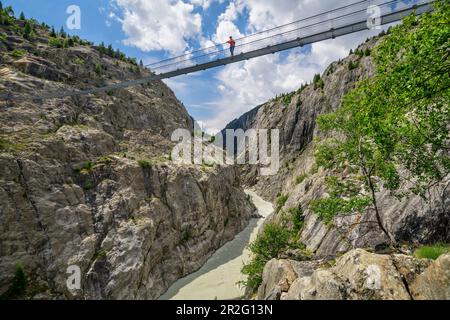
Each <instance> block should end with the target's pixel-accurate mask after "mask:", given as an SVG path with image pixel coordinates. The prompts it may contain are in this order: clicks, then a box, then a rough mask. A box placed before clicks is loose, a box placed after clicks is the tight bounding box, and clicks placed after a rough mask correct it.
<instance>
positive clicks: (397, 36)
mask: <svg viewBox="0 0 450 320" xmlns="http://www.w3.org/2000/svg"><path fill="white" fill-rule="evenodd" d="M449 7H450V4H449V1H448V0H444V1H438V3H437V4H436V8H435V11H434V12H433V13H429V14H424V15H423V16H421V17H420V18H418V17H416V16H414V15H412V16H409V17H407V18H405V19H404V21H403V24H401V25H399V26H396V27H394V28H392V30H391V33H390V35H388V36H386V37H385V39H384V40H383V41H382V42H381V44H380V45H379V46H378V47H377V48H376V49H374V52H373V54H372V56H373V57H374V60H375V63H376V66H377V70H376V74H375V76H374V77H372V78H367V79H364V80H363V81H360V82H359V84H358V85H357V87H356V88H355V89H354V90H352V91H351V92H349V93H348V94H347V95H346V96H345V97H344V99H343V101H342V107H341V108H340V109H338V110H337V111H336V112H334V113H332V114H328V115H324V116H321V117H319V119H318V124H319V127H320V129H321V130H322V131H323V132H324V133H326V134H328V136H329V137H330V136H333V137H334V138H326V139H323V140H322V141H321V142H320V143H319V145H318V147H317V151H316V160H317V163H318V165H320V166H323V167H325V168H327V169H330V172H333V173H331V174H330V175H331V178H330V179H329V180H328V183H327V186H328V188H329V191H330V192H329V194H330V196H329V197H327V198H323V199H319V200H316V201H313V202H312V203H311V204H310V206H311V209H313V211H315V212H316V213H318V214H319V215H320V216H321V217H322V218H324V219H325V220H328V221H331V220H332V218H333V217H334V216H336V215H339V214H352V213H360V212H362V211H363V210H364V208H366V207H368V206H369V205H370V206H371V207H372V208H373V210H374V212H375V216H376V219H377V222H378V225H379V227H380V229H381V230H382V231H383V232H384V233H385V234H386V235H387V236H388V237H389V238H390V240H391V242H392V243H394V242H395V239H393V237H392V235H390V234H389V233H388V231H387V229H386V227H385V225H384V221H383V220H382V214H381V212H380V206H379V203H378V202H379V201H378V198H377V191H379V189H380V186H381V185H382V186H383V187H384V188H385V189H387V190H390V191H391V192H392V194H393V195H395V196H397V197H400V198H401V197H405V196H409V195H411V194H418V195H421V196H422V197H424V198H426V195H427V191H428V190H429V188H430V187H431V186H433V185H434V184H436V183H437V182H439V181H442V179H443V178H444V177H445V176H446V175H447V174H448V173H449V172H450V159H449V156H448V151H449V126H448V124H449V123H450V108H449V105H448V103H449V101H450V77H449V75H450V63H449V51H448V48H449V47H450V43H449V39H450V9H449ZM400 190H402V191H401V192H400Z"/></svg>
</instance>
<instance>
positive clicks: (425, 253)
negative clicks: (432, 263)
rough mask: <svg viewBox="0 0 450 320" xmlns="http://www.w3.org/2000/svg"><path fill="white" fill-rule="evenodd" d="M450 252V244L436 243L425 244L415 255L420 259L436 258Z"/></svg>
mask: <svg viewBox="0 0 450 320" xmlns="http://www.w3.org/2000/svg"><path fill="white" fill-rule="evenodd" d="M447 253H450V244H436V245H430V246H423V247H421V248H419V249H417V250H416V251H415V252H414V256H415V257H416V258H419V259H432V260H436V259H437V258H439V257H440V256H442V255H443V254H447Z"/></svg>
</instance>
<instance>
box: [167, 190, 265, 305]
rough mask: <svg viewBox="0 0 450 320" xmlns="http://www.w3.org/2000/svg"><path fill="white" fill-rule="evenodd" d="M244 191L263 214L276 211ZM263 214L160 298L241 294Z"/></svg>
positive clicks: (220, 296)
mask: <svg viewBox="0 0 450 320" xmlns="http://www.w3.org/2000/svg"><path fill="white" fill-rule="evenodd" d="M245 193H247V194H248V195H250V197H251V198H252V200H253V203H254V204H255V206H256V208H258V211H259V214H260V215H261V216H263V217H264V218H266V217H267V216H268V215H270V214H271V213H272V212H273V207H272V204H271V203H269V202H267V201H264V200H263V199H261V198H260V197H259V196H258V195H256V194H255V193H254V192H253V191H250V190H246V191H245ZM264 218H262V219H252V220H251V221H250V224H249V225H248V226H247V228H246V229H245V230H244V231H242V232H241V233H240V234H238V235H237V236H236V237H235V238H234V240H232V241H230V242H228V243H227V244H225V245H224V246H223V247H221V248H220V249H218V250H217V251H216V252H215V253H214V254H213V255H212V256H211V258H210V259H209V260H208V261H207V262H206V263H205V265H204V266H203V267H202V268H201V269H200V270H198V271H197V272H195V273H192V274H190V275H188V276H187V277H185V278H182V279H180V280H178V281H177V282H175V283H174V284H173V285H172V286H171V287H170V288H169V290H168V291H167V292H166V293H165V294H164V295H163V296H161V297H160V298H159V299H160V300H215V299H217V300H229V299H237V298H239V297H241V296H242V295H243V294H244V289H243V288H241V287H239V286H238V285H237V284H236V283H237V282H239V281H241V280H244V279H245V278H244V276H243V275H242V274H241V268H242V266H243V265H244V263H246V262H248V261H249V259H250V252H249V250H248V249H247V246H248V244H249V243H251V242H252V241H253V240H255V238H256V236H257V234H258V230H259V228H260V227H261V225H262V223H263V222H264Z"/></svg>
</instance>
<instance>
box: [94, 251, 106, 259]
mask: <svg viewBox="0 0 450 320" xmlns="http://www.w3.org/2000/svg"><path fill="white" fill-rule="evenodd" d="M107 255H108V252H107V251H106V250H99V251H97V252H96V253H95V255H94V259H101V258H105V257H106V256H107Z"/></svg>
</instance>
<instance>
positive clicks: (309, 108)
mask: <svg viewBox="0 0 450 320" xmlns="http://www.w3.org/2000/svg"><path fill="white" fill-rule="evenodd" d="M437 8H438V9H436V12H434V13H433V14H429V15H424V17H421V18H420V19H419V18H417V20H416V19H413V18H409V19H406V20H405V21H404V24H403V25H399V26H396V27H393V28H392V29H390V30H389V31H387V32H383V33H382V34H380V35H379V36H376V37H373V38H370V39H367V41H366V42H365V43H363V44H361V45H360V46H359V47H358V48H356V49H355V50H352V51H351V52H350V54H349V55H348V57H346V58H344V59H342V60H340V61H336V62H334V63H332V64H331V65H330V66H329V67H328V68H327V69H326V70H325V71H324V73H323V74H321V75H317V76H316V77H315V78H314V80H313V81H312V82H311V83H308V84H303V85H302V86H301V87H300V88H299V89H298V90H296V91H294V92H292V93H288V94H284V95H281V96H279V97H276V98H274V99H272V100H270V101H268V102H266V103H264V104H262V105H260V106H258V107H256V108H255V109H253V110H251V111H250V112H248V113H246V114H245V115H243V116H241V117H240V118H238V119H236V120H234V121H233V122H231V123H230V124H228V125H227V127H226V128H224V131H222V133H219V135H218V136H217V137H216V139H217V138H219V137H220V138H222V136H221V135H222V134H224V133H225V132H226V131H225V130H226V129H233V130H237V129H242V130H248V129H254V130H265V129H277V130H279V132H280V137H279V138H280V150H279V151H280V159H279V160H280V165H281V167H280V169H279V170H278V171H277V173H276V174H274V175H264V174H262V173H261V170H262V168H263V167H264V166H258V165H230V164H225V163H220V164H215V163H210V162H205V161H203V162H202V163H199V164H194V163H192V164H180V163H176V161H174V159H173V153H172V151H173V149H174V146H175V145H176V144H175V142H174V141H173V139H172V135H173V132H175V131H176V130H179V129H182V130H187V131H188V132H189V133H190V135H192V136H195V134H196V132H195V129H194V127H195V126H194V122H195V120H194V119H193V118H192V117H191V116H190V115H189V114H188V112H187V110H186V108H185V107H184V105H183V104H182V103H181V102H180V101H179V100H178V99H177V97H176V96H175V94H174V93H173V91H172V90H171V89H170V88H169V87H168V86H167V85H166V84H164V83H163V82H161V81H155V82H151V83H146V84H143V85H140V86H137V87H132V88H127V89H120V90H115V91H108V92H105V93H98V94H95V95H88V96H82V97H66V98H62V99H48V100H40V99H28V98H26V97H27V96H28V94H29V93H30V92H32V93H33V94H35V95H36V96H39V95H40V94H44V93H45V92H48V91H55V90H67V91H73V90H74V89H77V90H83V89H87V88H91V87H99V86H102V85H105V84H112V83H118V82H120V81H123V80H133V79H138V78H142V77H145V76H149V75H151V71H150V70H148V69H146V68H144V67H143V66H142V65H139V64H138V63H136V61H135V60H133V59H130V58H127V57H125V56H124V55H123V54H119V53H117V52H115V51H112V50H108V49H107V48H105V47H104V46H96V45H94V44H92V43H90V42H87V41H84V40H81V39H80V38H78V37H71V36H68V35H65V36H63V35H61V34H53V33H54V31H53V32H52V30H50V28H48V27H46V26H45V25H40V24H37V23H35V22H30V21H25V20H21V19H16V18H13V17H12V16H10V15H9V14H8V13H6V11H3V10H2V12H1V14H2V16H1V17H2V20H1V21H0V22H1V23H0V39H1V42H0V53H1V55H0V75H1V77H0V90H1V92H2V94H3V93H6V94H12V93H14V94H15V95H23V97H24V99H18V100H10V99H4V100H0V204H1V208H0V296H1V297H2V299H36V300H39V299H80V300H83V299H95V300H119V299H136V300H145V299H152V300H153V299H160V300H165V299H184V300H189V299H209V300H214V299H221V300H222V299H261V300H264V299H265V300H314V299H338V300H352V299H353V300H354V299H376V300H385V299H387V300H388V299H407V300H410V299H437V300H439V299H443V300H448V299H450V250H449V245H448V244H449V243H450V197H449V195H450V189H449V188H450V186H449V185H450V180H449V177H450V176H449V171H448V168H449V167H448V164H449V162H448V156H449V154H448V150H449V149H448V141H449V140H448V129H449V126H448V124H449V119H450V118H449V111H448V110H449V108H448V101H449V99H450V96H449V94H450V83H449V78H448V72H449V60H448V59H449V55H448V48H449V43H448V39H450V28H449V25H450V23H449V17H450V15H449V14H448V13H449V5H448V3H447V2H445V3H444V2H442V4H441V6H440V7H437ZM30 23H32V24H33V35H32V36H31V34H30V33H29V32H28V33H27V32H25V29H26V26H27V25H29V24H30ZM442 25H443V26H444V27H440V26H442ZM69 40H70V41H69ZM395 44H399V45H400V44H401V45H404V48H398V47H396V46H395ZM382 50H386V51H382ZM402 54H404V56H405V57H406V58H404V59H403V58H402V59H400V58H399V59H397V60H396V61H391V62H389V63H387V64H386V65H383V63H385V61H384V60H383V57H384V56H392V55H394V56H399V57H402ZM408 59H409V60H408ZM405 61H406V62H405ZM411 61H412V62H411ZM413 62H414V63H413ZM421 63H422V64H421ZM405 70H406V71H405ZM395 72H397V73H399V74H400V76H401V77H400V76H399V77H398V78H399V79H400V80H399V83H393V82H389V83H388V82H387V83H388V84H389V86H388V87H389V88H387V89H386V88H385V87H384V86H383V84H381V85H380V84H379V83H378V82H376V81H378V80H379V79H380V77H381V80H383V81H384V80H386V81H387V80H391V75H392V74H395V75H397V73H395ZM403 72H405V73H403ZM416 75H417V79H420V81H419V80H417V81H415V79H416V78H414V77H413V76H416ZM420 75H423V78H419V76H420ZM368 79H375V80H373V81H374V82H370V81H371V80H368ZM430 79H431V80H430ZM381 80H379V81H380V82H382V81H381ZM366 81H367V82H366ZM375 84H377V85H378V86H375ZM391 84H392V86H390V85H391ZM394 84H397V86H395V85H394ZM403 84H404V86H405V87H407V89H405V88H403V87H402V85H403ZM364 85H367V87H364ZM360 88H362V89H367V90H366V93H367V96H370V94H371V93H370V90H369V89H373V91H374V92H377V91H376V90H381V89H380V88H382V89H384V90H386V97H387V98H386V99H387V100H389V97H391V96H389V95H390V94H391V95H392V96H393V97H396V98H398V99H403V98H404V99H405V100H404V101H402V102H405V104H406V105H407V106H409V105H411V109H408V107H405V106H404V104H401V105H400V103H397V101H389V102H390V103H391V104H392V106H395V107H397V108H398V109H401V110H403V111H404V113H403V114H400V113H398V114H395V113H387V115H388V116H386V117H385V118H386V119H387V120H386V122H382V124H383V125H385V126H386V127H383V125H379V126H378V125H376V123H375V121H372V122H371V121H370V119H379V120H380V123H381V121H384V119H383V114H381V115H380V113H381V111H380V113H377V110H378V109H377V108H373V109H364V106H361V103H360V102H361V101H364V102H365V103H366V104H367V105H371V103H372V100H371V101H366V100H364V98H363V97H361V96H357V98H355V99H354V100H356V102H355V101H354V100H352V99H351V98H354V96H352V94H355V92H356V93H358V91H357V90H358V89H360ZM430 88H438V89H439V91H433V90H431V89H430ZM362 89H361V90H362ZM375 89H376V90H375ZM402 89H404V91H400V90H402ZM396 90H398V91H396ZM413 94H414V95H413ZM415 95H419V96H420V99H419V98H416V96H415ZM371 97H372V98H374V99H373V100H376V99H375V98H376V97H373V96H371ZM368 100H369V99H368ZM419 101H425V102H426V103H424V104H423V105H421V104H418V102H419ZM417 104H418V105H417ZM349 105H350V106H353V107H354V109H350V110H351V111H352V112H349V113H348V114H340V113H339V112H345V111H348V110H349ZM380 105H382V104H381V103H380ZM413 107H414V109H413ZM358 108H361V109H358ZM402 108H403V109H402ZM435 108H436V110H437V111H436V112H434V110H435ZM392 109H395V108H392ZM342 110H343V111H342ZM359 110H362V111H361V113H364V112H366V114H365V115H364V116H361V117H359V116H358V117H357V116H355V114H356V115H358V111H359ZM383 110H384V111H386V110H385V109H383ZM387 112H390V111H389V110H387ZM327 115H328V116H327ZM398 115H400V116H404V117H403V118H401V119H402V120H403V122H401V121H399V122H395V119H397V118H396V117H395V116H398ZM416 115H417V117H418V119H419V120H420V122H419V123H420V125H418V127H419V129H423V130H418V131H419V133H420V135H419V133H417V132H416V131H414V128H416V126H411V127H410V126H408V123H409V122H408V119H411V118H413V119H415V118H414V116H416ZM324 116H325V117H324ZM419 116H420V117H419ZM327 117H328V118H327ZM336 119H337V120H336ZM345 119H351V120H352V121H355V122H354V124H355V125H354V127H358V128H361V131H360V132H359V133H361V132H364V134H365V135H364V136H363V137H364V138H367V137H370V138H373V141H369V142H367V141H368V140H370V139H368V138H367V139H368V140H364V139H360V142H361V141H363V142H364V143H365V142H367V143H366V144H367V148H368V150H369V152H366V153H365V154H364V156H363V157H361V159H362V160H361V162H364V161H365V160H366V159H369V160H371V161H372V160H373V163H370V164H371V165H372V167H373V168H375V167H376V168H378V169H379V171H377V172H379V173H380V174H379V175H378V176H377V175H376V174H369V175H368V176H369V179H367V180H364V179H363V178H364V175H363V174H361V173H360V171H361V170H360V171H358V170H356V169H355V167H356V166H353V167H352V166H350V165H349V162H350V159H351V155H352V154H358V151H361V146H362V145H363V144H364V143H362V142H361V143H360V144H359V145H358V146H359V147H360V149H358V148H355V149H358V150H356V151H355V149H350V148H348V149H344V147H342V146H343V144H339V143H344V142H346V141H351V138H349V136H351V134H354V132H353V131H350V129H352V128H351V126H350V125H348V123H346V122H345ZM367 119H369V120H368V121H366V120H367ZM393 119H394V120H393ZM427 119H428V121H427ZM338 120H339V121H341V122H339V121H338ZM357 120H358V121H359V122H357ZM388 120H390V121H392V122H388ZM327 121H329V122H327ZM332 121H336V122H332ZM330 123H332V124H333V125H334V126H333V125H330ZM336 123H338V124H341V125H342V126H341V127H339V126H337V125H335V124H336ZM405 123H406V124H405ZM442 123H444V126H442ZM327 125H328V128H327ZM346 125H347V126H346ZM403 125H404V127H403ZM330 127H331V129H330ZM399 128H400V129H404V130H400V129H399ZM339 129H342V131H338V132H336V131H337V130H339ZM344 129H347V131H345V130H344ZM388 129H389V130H388ZM333 130H334V131H333ZM349 131H350V133H351V134H348V132H349ZM423 131H424V132H425V133H426V134H425V136H426V139H422V140H421V139H419V137H422V136H423V135H422V133H423ZM374 132H375V133H374ZM386 132H394V133H395V134H392V135H389V138H392V141H394V139H397V140H395V141H397V142H398V143H397V144H395V145H394V144H392V145H390V144H389V143H388V142H386V141H388V140H389V139H388V138H386V136H388V134H387V133H386ZM430 132H433V133H436V134H435V136H431V135H429V133H430ZM445 133H447V135H445ZM346 134H348V135H347V136H346ZM430 136H431V137H430ZM333 138H334V139H335V140H334V141H333V143H335V144H333V145H332V146H334V147H335V148H334V151H336V153H332V151H333V150H331V151H330V149H325V148H324V147H325V145H324V142H327V141H329V139H333ZM402 138H403V140H402ZM410 138H411V139H410ZM212 140H214V139H212ZM212 140H210V142H205V143H204V144H205V146H207V145H208V144H210V143H212ZM225 140H226V139H225ZM336 140H337V141H336ZM411 141H412V142H411ZM416 142H417V143H416ZM374 145H375V146H381V147H380V148H378V149H377V148H375V147H374ZM344 146H345V147H348V145H344ZM411 146H412V147H411ZM424 146H425V147H424ZM408 147H409V149H407V148H408ZM370 148H373V149H370ZM332 149H333V148H332ZM394 149H395V152H398V153H396V154H394V153H392V154H388V152H390V151H392V150H394ZM414 149H416V150H418V151H422V150H425V151H424V152H423V153H417V154H414V152H413V151H414ZM323 150H325V151H327V152H328V153H327V152H325V151H324V152H322V153H320V151H323ZM342 150H343V151H342ZM372 150H375V151H376V152H371V151H372ZM405 150H406V151H405ZM411 150H412V151H411ZM430 150H431V151H430ZM337 151H342V153H344V154H346V156H347V160H348V161H341V162H339V161H334V160H335V159H341V158H339V157H340V156H342V153H341V154H339V153H337ZM427 151H430V152H427ZM392 152H393V151H392ZM430 153H431V155H430ZM385 154H388V155H389V156H385ZM410 154H413V155H414V156H415V157H416V158H414V159H412V157H408V156H409V155H410ZM358 155H359V154H358ZM370 155H375V156H376V157H375V156H374V158H373V159H372V158H370ZM391 155H392V156H391ZM384 156H385V157H384ZM402 156H403V157H404V158H401V157H402ZM421 156H423V157H421ZM428 156H429V158H432V161H431V160H430V161H425V160H429V158H428ZM355 158H356V156H355ZM417 158H419V160H417ZM380 159H381V160H380ZM399 159H400V160H399ZM404 159H406V160H404ZM422 159H425V160H424V161H420V160H422ZM319 160H322V162H320V161H319ZM369 160H368V161H369ZM391 160H392V161H394V160H397V161H398V162H397V163H395V165H390V164H391V163H388V162H387V161H391ZM433 161H436V162H439V163H438V164H437V165H435V164H434V162H433ZM385 163H387V165H386V166H384V164H385ZM358 164H360V163H358ZM358 168H359V167H358ZM363 168H365V167H363ZM374 172H375V171H374ZM415 173H417V175H416V176H413V178H411V179H409V177H410V176H409V174H415ZM426 174H428V175H426ZM431 175H433V176H432V178H433V180H431V178H430V176H431ZM361 177H363V178H361ZM366 177H367V175H366ZM397 178H398V179H397ZM407 178H408V179H407ZM428 178H430V180H427V179H428ZM367 181H368V182H367ZM417 181H419V182H423V181H424V182H429V185H428V188H426V190H425V191H426V192H425V191H423V190H422V192H416V193H414V192H412V191H411V190H413V189H414V187H415V185H414V183H416V182H417ZM373 184H375V185H376V186H375V187H373ZM369 185H370V187H373V188H372V189H371V191H372V192H371V193H370V192H369V187H368V186H369ZM392 185H395V188H394V187H392V188H390V187H391V186H392ZM419 191H420V190H419ZM356 193H358V194H357V195H355V194H356ZM360 194H363V197H361V195H360ZM330 199H331V200H330ZM355 199H356V200H355ZM367 199H369V200H373V201H372V202H367ZM353 200H355V202H352V201H353ZM359 200H361V201H360V202H359ZM363 200H364V201H363ZM332 201H334V202H332ZM330 203H331V205H330ZM349 203H351V206H350V205H348V204H349ZM361 203H362V204H361ZM349 208H350V209H349ZM338 209H340V211H339V210H338ZM424 248H428V249H426V250H425V249H424ZM421 250H422V251H421ZM425 251H430V252H432V254H429V252H428V253H427V254H424V253H423V252H425ZM436 252H437V254H435V253H436ZM71 266H76V267H78V268H79V270H80V272H81V275H80V276H81V287H80V288H75V289H74V288H69V287H68V286H67V282H66V281H67V277H68V274H67V270H68V267H71ZM20 279H26V281H24V282H25V284H26V285H23V286H19V287H17V285H16V284H17V283H20V281H19V280H20ZM238 283H239V285H238Z"/></svg>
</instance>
